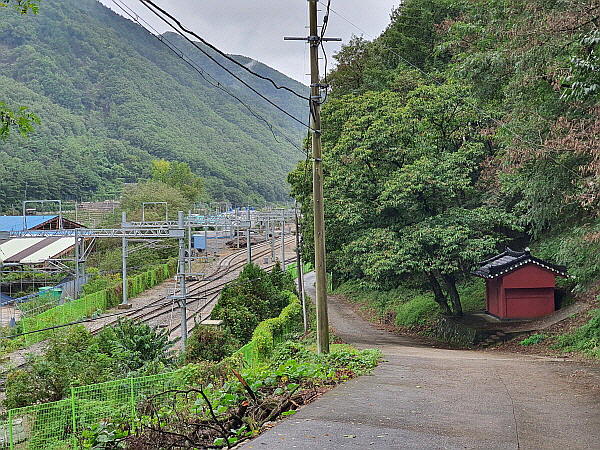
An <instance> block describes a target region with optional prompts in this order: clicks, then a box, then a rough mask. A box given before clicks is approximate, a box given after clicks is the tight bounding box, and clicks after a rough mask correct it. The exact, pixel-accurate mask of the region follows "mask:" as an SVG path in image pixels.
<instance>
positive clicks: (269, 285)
mask: <svg viewBox="0 0 600 450" xmlns="http://www.w3.org/2000/svg"><path fill="white" fill-rule="evenodd" d="M294 289H295V288H294V284H293V280H292V278H291V276H290V275H289V274H287V273H286V272H284V271H282V270H281V266H280V265H279V264H276V265H275V266H274V268H273V270H272V272H271V273H267V272H266V271H265V270H264V269H262V268H260V266H258V265H256V264H254V263H250V264H246V265H245V266H244V269H243V270H242V272H241V273H240V275H239V277H238V278H237V280H236V281H235V282H233V283H231V284H230V285H228V286H226V287H225V288H224V289H223V290H222V291H221V296H220V297H219V301H218V303H217V305H216V306H215V308H214V309H213V312H212V313H211V317H214V318H215V319H221V320H223V326H224V327H225V329H226V330H228V331H229V332H230V333H231V334H232V335H233V337H234V338H235V339H237V341H238V342H239V343H240V344H241V345H243V344H245V343H246V342H248V341H249V340H250V338H251V337H252V333H253V332H254V329H255V328H256V326H257V325H258V324H259V323H260V322H261V321H263V320H265V319H269V318H271V317H276V316H277V315H279V313H280V312H281V310H282V309H283V308H284V307H286V306H287V301H288V296H287V295H286V291H293V290H294Z"/></svg>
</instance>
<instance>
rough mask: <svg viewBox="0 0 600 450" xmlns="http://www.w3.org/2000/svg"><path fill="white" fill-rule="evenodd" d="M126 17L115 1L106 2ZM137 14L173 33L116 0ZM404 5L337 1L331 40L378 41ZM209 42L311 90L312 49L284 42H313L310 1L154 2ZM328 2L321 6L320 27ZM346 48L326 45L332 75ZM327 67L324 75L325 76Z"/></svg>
mask: <svg viewBox="0 0 600 450" xmlns="http://www.w3.org/2000/svg"><path fill="white" fill-rule="evenodd" d="M100 1H101V2H102V3H103V4H105V5H106V6H108V7H110V8H112V9H113V10H115V11H117V12H119V13H120V14H122V15H124V14H123V12H122V10H121V9H120V8H119V7H118V6H116V5H115V4H114V3H113V1H112V0H100ZM116 1H117V2H118V3H120V4H124V5H126V6H127V7H129V8H131V9H132V10H133V11H135V12H136V13H137V14H138V15H139V16H140V17H142V18H144V19H145V20H146V21H148V22H149V23H150V24H151V25H152V26H153V27H154V28H155V29H156V30H157V31H159V32H161V33H162V32H164V31H167V30H168V29H169V28H168V27H167V26H166V25H165V24H164V23H163V22H162V21H160V20H159V19H157V18H156V16H154V15H153V14H152V13H151V12H150V11H149V10H148V9H147V8H146V7H145V6H144V5H142V4H141V3H140V2H139V0H116ZM401 1H402V0H371V1H368V0H367V1H365V0H331V13H330V17H329V25H328V27H327V33H326V37H337V38H342V43H348V41H349V40H350V38H351V37H352V35H356V36H362V37H364V38H365V39H367V40H372V39H374V38H376V37H377V36H379V35H380V34H381V32H382V31H383V30H384V29H385V28H386V27H387V25H388V24H389V22H390V13H391V12H392V10H393V9H395V8H396V7H397V6H398V4H399V3H400V2H401ZM154 3H156V4H157V5H159V6H160V7H161V8H163V9H165V10H166V11H167V12H169V13H170V14H171V15H173V16H175V17H177V18H178V19H179V20H180V21H181V22H182V24H183V25H184V26H185V27H186V28H188V29H191V30H192V31H194V32H195V33H196V34H198V35H199V36H201V37H202V38H203V39H205V40H206V41H208V42H209V43H211V44H213V45H214V46H216V47H218V48H219V49H221V50H222V51H224V52H226V53H230V54H238V55H243V56H248V57H250V58H253V59H256V60H258V61H260V62H262V63H264V64H266V65H268V66H270V67H273V68H274V69H276V70H278V71H280V72H282V73H284V74H286V75H287V76H289V77H291V78H294V79H296V80H298V81H300V82H302V83H304V84H310V76H308V75H307V74H308V73H309V71H310V66H309V62H308V53H309V51H308V46H307V44H306V43H305V42H303V41H284V40H283V38H284V36H293V37H306V36H308V1H307V0H216V1H215V0H212V1H211V0H154ZM326 4H327V0H320V4H319V9H320V12H319V19H318V21H319V24H321V23H322V18H323V10H324V8H325V5H326ZM342 43H337V42H330V43H326V44H325V50H326V52H327V55H328V62H329V65H328V69H330V68H331V67H332V66H331V64H332V63H333V58H332V55H333V54H334V53H336V52H337V51H338V50H339V49H340V45H341V44H342ZM323 70H324V67H323V65H321V68H320V72H321V75H322V74H323Z"/></svg>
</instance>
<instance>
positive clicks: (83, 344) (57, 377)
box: [4, 326, 115, 408]
mask: <svg viewBox="0 0 600 450" xmlns="http://www.w3.org/2000/svg"><path fill="white" fill-rule="evenodd" d="M114 374H115V372H114V364H113V360H112V358H110V357H109V356H108V355H106V354H105V353H102V352H100V348H99V346H98V343H97V342H96V341H95V339H94V337H93V336H92V335H91V334H90V333H89V332H88V331H87V330H86V329H85V328H84V327H83V326H73V327H69V329H68V330H66V331H60V332H58V333H56V334H55V335H53V336H52V337H51V338H50V341H49V343H48V347H47V350H46V354H45V355H42V356H30V358H29V360H28V362H27V364H26V365H25V367H23V368H15V369H13V370H10V371H9V372H8V373H7V376H6V399H5V400H4V405H5V406H6V407H7V408H17V407H20V406H27V405H31V404H35V403H46V402H52V401H57V400H60V399H62V398H64V397H65V396H67V395H69V389H70V387H71V386H83V385H87V384H93V383H100V382H103V381H106V380H108V379H110V378H112V377H113V376H114Z"/></svg>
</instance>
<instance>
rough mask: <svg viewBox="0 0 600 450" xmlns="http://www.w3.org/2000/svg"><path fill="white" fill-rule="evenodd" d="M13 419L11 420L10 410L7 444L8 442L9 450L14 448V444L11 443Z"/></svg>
mask: <svg viewBox="0 0 600 450" xmlns="http://www.w3.org/2000/svg"><path fill="white" fill-rule="evenodd" d="M12 425H13V419H12V409H9V410H8V442H9V447H10V450H13V448H15V445H14V442H13V426H12Z"/></svg>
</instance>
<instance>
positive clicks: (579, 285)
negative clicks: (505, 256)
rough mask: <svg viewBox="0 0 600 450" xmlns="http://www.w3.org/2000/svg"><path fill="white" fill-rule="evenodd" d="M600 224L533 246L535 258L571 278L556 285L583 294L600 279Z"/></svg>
mask: <svg viewBox="0 0 600 450" xmlns="http://www.w3.org/2000/svg"><path fill="white" fill-rule="evenodd" d="M599 233H600V220H597V221H596V222H594V223H592V224H588V225H583V226H581V227H575V228H572V229H570V230H569V231H568V232H565V233H562V234H558V235H554V236H551V237H547V238H545V239H544V240H543V241H541V242H538V243H535V244H532V246H533V247H534V250H535V252H534V253H535V254H536V256H538V257H540V258H542V259H545V260H548V261H550V262H553V263H556V264H562V265H565V266H567V269H568V271H569V274H570V275H572V276H573V277H574V278H570V279H568V280H564V281H563V279H562V278H561V279H559V280H558V281H557V284H558V285H559V286H564V287H566V288H569V287H570V288H574V289H575V290H580V291H582V290H586V289H587V288H588V287H589V286H590V285H591V284H592V283H593V282H595V281H596V280H597V279H598V278H600V240H598V239H597V236H598V234H599Z"/></svg>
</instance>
